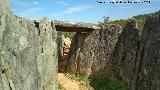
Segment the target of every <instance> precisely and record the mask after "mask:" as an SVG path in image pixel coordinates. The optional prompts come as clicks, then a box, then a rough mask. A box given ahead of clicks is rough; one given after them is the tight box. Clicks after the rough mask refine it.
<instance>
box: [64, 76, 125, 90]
mask: <svg viewBox="0 0 160 90" xmlns="http://www.w3.org/2000/svg"><path fill="white" fill-rule="evenodd" d="M65 75H66V76H67V77H69V78H71V79H73V80H77V81H79V82H81V84H83V85H85V86H91V87H93V88H94V90H127V89H125V87H124V86H123V85H122V84H120V83H117V82H113V81H111V80H109V79H108V78H106V77H90V76H88V75H70V74H68V73H66V74H65Z"/></svg>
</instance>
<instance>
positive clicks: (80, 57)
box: [67, 25, 121, 75]
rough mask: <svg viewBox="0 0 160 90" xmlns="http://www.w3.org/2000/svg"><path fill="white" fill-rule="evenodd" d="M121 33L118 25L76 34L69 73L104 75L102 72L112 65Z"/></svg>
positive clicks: (69, 61)
mask: <svg viewBox="0 0 160 90" xmlns="http://www.w3.org/2000/svg"><path fill="white" fill-rule="evenodd" d="M120 33H121V27H120V26H117V25H110V26H108V27H106V28H105V29H104V30H95V31H93V32H88V33H76V34H75V36H74V37H73V39H72V44H71V49H70V52H69V54H68V65H67V66H68V67H67V71H68V72H70V73H74V74H75V73H77V74H94V75H96V74H100V73H101V74H102V73H104V72H102V70H103V69H104V68H106V66H109V65H110V64H111V63H110V56H111V54H112V52H113V51H114V47H115V45H116V42H117V40H118V36H119V34H120ZM107 69H108V68H107ZM108 72H109V69H108Z"/></svg>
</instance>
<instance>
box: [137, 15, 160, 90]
mask: <svg viewBox="0 0 160 90" xmlns="http://www.w3.org/2000/svg"><path fill="white" fill-rule="evenodd" d="M138 65H139V67H138V78H137V82H136V86H135V90H160V16H151V17H148V18H147V20H146V22H145V25H144V30H143V33H142V39H141V52H140V57H139V63H138Z"/></svg>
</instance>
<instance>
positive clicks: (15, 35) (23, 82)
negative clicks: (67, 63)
mask: <svg viewBox="0 0 160 90" xmlns="http://www.w3.org/2000/svg"><path fill="white" fill-rule="evenodd" d="M1 2H2V3H1V4H2V5H1V6H0V90H57V46H56V30H55V26H54V23H53V22H49V21H48V20H47V19H46V18H44V19H42V20H40V21H35V22H34V21H30V20H26V19H23V18H17V17H15V16H13V15H12V13H11V11H10V9H9V6H8V4H7V0H1Z"/></svg>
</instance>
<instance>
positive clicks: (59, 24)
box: [54, 20, 101, 32]
mask: <svg viewBox="0 0 160 90" xmlns="http://www.w3.org/2000/svg"><path fill="white" fill-rule="evenodd" d="M54 24H55V27H56V30H57V31H64V32H91V31H94V30H101V28H100V27H98V26H96V25H94V24H91V23H75V22H69V21H58V20H54Z"/></svg>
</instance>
